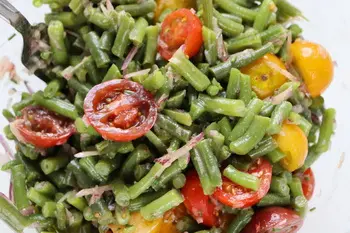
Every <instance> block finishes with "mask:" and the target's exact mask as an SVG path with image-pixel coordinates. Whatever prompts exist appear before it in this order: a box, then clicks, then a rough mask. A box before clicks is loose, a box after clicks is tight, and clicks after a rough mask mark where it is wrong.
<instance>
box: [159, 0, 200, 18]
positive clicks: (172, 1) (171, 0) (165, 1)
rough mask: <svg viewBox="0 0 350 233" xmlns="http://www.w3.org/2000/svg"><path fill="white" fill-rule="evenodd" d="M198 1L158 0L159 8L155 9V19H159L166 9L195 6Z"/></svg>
mask: <svg viewBox="0 0 350 233" xmlns="http://www.w3.org/2000/svg"><path fill="white" fill-rule="evenodd" d="M195 7H196V1H194V0H157V8H156V11H155V15H154V17H155V20H156V21H158V18H159V16H160V14H161V13H162V12H163V10H165V9H170V10H173V11H174V10H177V9H180V8H188V9H190V8H195Z"/></svg>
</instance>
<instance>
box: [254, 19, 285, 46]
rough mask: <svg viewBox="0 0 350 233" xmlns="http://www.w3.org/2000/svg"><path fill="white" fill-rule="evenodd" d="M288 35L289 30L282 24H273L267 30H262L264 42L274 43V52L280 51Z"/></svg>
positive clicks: (261, 34)
mask: <svg viewBox="0 0 350 233" xmlns="http://www.w3.org/2000/svg"><path fill="white" fill-rule="evenodd" d="M287 36H288V31H287V30H286V29H285V28H284V27H283V26H282V25H281V24H277V25H272V26H270V27H269V28H268V29H267V30H265V31H262V32H260V37H261V40H262V43H263V44H266V43H268V42H270V43H272V44H273V46H274V51H273V52H274V53H278V51H279V49H280V48H281V47H282V46H283V44H284V42H285V40H286V38H287Z"/></svg>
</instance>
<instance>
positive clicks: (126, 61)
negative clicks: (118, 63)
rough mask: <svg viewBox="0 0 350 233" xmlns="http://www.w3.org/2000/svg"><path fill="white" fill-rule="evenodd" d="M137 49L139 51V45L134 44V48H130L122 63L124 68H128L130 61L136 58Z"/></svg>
mask: <svg viewBox="0 0 350 233" xmlns="http://www.w3.org/2000/svg"><path fill="white" fill-rule="evenodd" d="M137 51H139V47H137V46H134V47H132V49H130V52H129V53H128V55H127V56H126V58H125V60H124V63H123V65H122V70H123V71H124V70H126V69H127V68H128V66H129V64H130V62H131V61H132V59H133V58H134V56H135V55H136V53H137Z"/></svg>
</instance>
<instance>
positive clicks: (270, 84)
mask: <svg viewBox="0 0 350 233" xmlns="http://www.w3.org/2000/svg"><path fill="white" fill-rule="evenodd" d="M269 63H271V64H272V65H274V66H276V67H279V68H280V69H283V70H286V67H285V65H284V64H283V62H282V61H281V60H280V59H279V58H278V57H277V56H275V55H273V54H266V55H265V56H264V57H262V58H260V59H258V60H256V61H255V62H253V63H251V64H249V65H248V66H245V67H243V68H242V69H241V72H242V73H244V74H247V75H249V76H250V78H251V83H252V89H253V91H254V92H255V93H256V94H257V95H258V97H259V98H260V99H265V98H266V97H269V96H271V95H273V94H274V92H275V91H276V90H277V89H278V88H279V87H280V86H282V84H284V83H285V82H287V78H286V77H285V76H284V75H283V74H281V72H278V71H277V70H275V69H273V68H271V65H269Z"/></svg>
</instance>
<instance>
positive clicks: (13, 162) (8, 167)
mask: <svg viewBox="0 0 350 233" xmlns="http://www.w3.org/2000/svg"><path fill="white" fill-rule="evenodd" d="M20 164H21V162H20V161H19V160H18V159H14V160H10V161H8V162H6V163H5V164H3V165H2V166H1V171H8V170H11V169H12V168H13V167H15V166H17V165H20Z"/></svg>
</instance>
